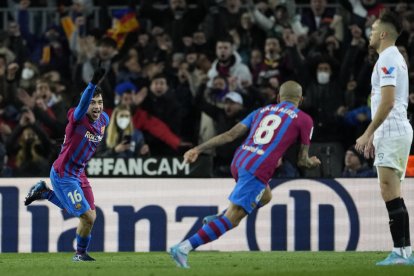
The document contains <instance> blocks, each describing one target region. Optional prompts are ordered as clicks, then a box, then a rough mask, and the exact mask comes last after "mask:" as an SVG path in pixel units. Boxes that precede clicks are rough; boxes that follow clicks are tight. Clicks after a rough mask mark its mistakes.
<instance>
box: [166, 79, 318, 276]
mask: <svg viewBox="0 0 414 276" xmlns="http://www.w3.org/2000/svg"><path fill="white" fill-rule="evenodd" d="M301 100H302V87H301V86H300V85H299V84H298V83H296V82H294V81H288V82H285V83H284V84H283V85H282V86H281V87H280V93H279V104H272V105H268V106H265V107H263V108H260V109H257V110H255V111H253V112H252V113H250V114H249V115H248V116H247V117H246V118H245V119H244V120H243V121H242V122H240V123H238V124H237V125H236V126H234V127H233V128H232V129H230V130H229V131H227V132H225V133H223V134H220V135H218V136H216V137H213V138H211V139H210V140H208V141H207V142H205V143H203V144H201V145H199V146H197V147H195V148H193V149H190V150H189V151H187V152H186V153H185V154H184V160H185V161H186V162H189V163H193V162H195V161H196V160H197V158H198V155H199V154H200V153H202V152H204V151H206V150H209V149H212V148H215V147H217V146H220V145H223V144H226V143H228V142H231V141H233V140H235V139H236V138H238V137H240V136H242V135H244V134H245V133H246V132H247V131H249V135H248V137H247V138H246V139H245V141H244V142H243V143H242V145H241V146H240V147H239V148H238V149H237V150H236V152H235V154H234V157H233V162H232V164H231V168H232V174H233V177H234V179H235V180H236V182H237V183H236V186H235V188H234V190H233V192H232V193H231V195H230V196H229V200H230V205H229V207H228V208H227V210H226V211H225V213H224V214H223V215H221V216H217V217H216V218H214V219H213V220H211V221H210V222H208V223H207V224H205V225H204V226H203V227H202V228H201V229H200V230H199V231H198V232H197V233H196V234H194V235H193V236H192V237H190V238H189V239H187V240H185V241H183V242H182V243H180V244H177V245H175V246H173V247H171V249H170V254H171V256H172V258H173V259H174V261H175V262H176V264H177V265H178V266H179V267H182V268H188V264H187V258H188V253H189V252H190V251H191V250H194V249H195V248H197V247H198V246H200V245H202V244H205V243H208V242H211V241H213V240H216V239H217V238H219V237H220V236H221V235H223V234H224V233H225V232H227V231H229V230H230V229H232V228H234V227H236V226H237V225H238V224H239V223H240V221H241V220H242V219H243V218H244V217H245V216H246V215H248V214H250V213H251V212H252V211H253V210H254V209H255V208H260V207H262V206H264V205H265V204H267V203H268V202H269V201H270V199H271V197H272V194H271V190H270V188H269V185H268V182H269V180H270V178H271V177H272V175H273V172H274V171H275V169H276V167H277V164H278V161H279V159H280V158H282V156H283V154H284V152H285V151H286V150H287V149H288V148H289V146H291V145H292V144H293V143H295V142H296V141H298V140H299V141H300V143H301V147H300V152H299V158H298V165H299V166H301V167H306V168H314V167H317V166H319V165H320V160H319V159H318V158H316V157H315V156H313V157H309V156H308V150H309V145H310V139H311V136H312V129H313V122H312V119H311V118H310V117H309V115H307V114H306V113H304V112H303V111H301V110H299V109H298V106H299V103H300V102H301Z"/></svg>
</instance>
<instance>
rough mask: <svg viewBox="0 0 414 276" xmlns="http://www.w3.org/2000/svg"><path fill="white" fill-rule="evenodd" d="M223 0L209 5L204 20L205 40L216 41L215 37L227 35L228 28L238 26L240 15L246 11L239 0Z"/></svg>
mask: <svg viewBox="0 0 414 276" xmlns="http://www.w3.org/2000/svg"><path fill="white" fill-rule="evenodd" d="M223 2H224V3H222V4H217V3H216V4H211V5H209V10H208V14H207V16H206V18H205V22H204V26H205V28H206V36H207V40H213V41H216V39H217V38H220V37H223V36H226V35H228V33H229V31H230V30H234V29H237V27H238V26H240V18H241V15H242V14H243V13H244V12H245V11H246V10H245V9H244V8H243V7H242V5H241V0H225V1H223ZM218 41H219V40H218ZM218 41H217V42H218Z"/></svg>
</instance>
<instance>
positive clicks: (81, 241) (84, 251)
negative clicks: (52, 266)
mask: <svg viewBox="0 0 414 276" xmlns="http://www.w3.org/2000/svg"><path fill="white" fill-rule="evenodd" d="M82 192H83V197H84V198H85V199H86V201H87V202H88V204H89V206H90V208H91V209H89V210H88V211H86V212H85V213H83V214H82V215H80V217H79V219H80V221H79V225H78V228H77V230H76V253H75V255H74V257H73V260H74V261H95V259H94V258H92V257H91V256H89V254H88V248H89V243H90V241H91V239H92V235H91V232H92V228H93V225H94V223H95V220H96V210H95V199H94V196H93V192H92V188H91V186H90V185H89V183H88V184H87V185H86V186H84V187H82Z"/></svg>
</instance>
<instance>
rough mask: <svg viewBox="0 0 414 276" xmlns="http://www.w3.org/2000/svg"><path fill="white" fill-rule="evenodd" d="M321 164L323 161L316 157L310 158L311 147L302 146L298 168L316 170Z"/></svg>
mask: <svg viewBox="0 0 414 276" xmlns="http://www.w3.org/2000/svg"><path fill="white" fill-rule="evenodd" d="M320 164H321V161H320V160H319V159H318V158H317V157H316V156H312V157H309V145H303V144H302V145H301V146H300V150H299V156H298V166H299V167H305V168H315V167H317V166H319V165H320Z"/></svg>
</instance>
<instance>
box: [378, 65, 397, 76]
mask: <svg viewBox="0 0 414 276" xmlns="http://www.w3.org/2000/svg"><path fill="white" fill-rule="evenodd" d="M394 69H395V67H389V68H387V67H382V68H381V70H382V72H384V74H385V75H391V74H392V72H393V71H394Z"/></svg>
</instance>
